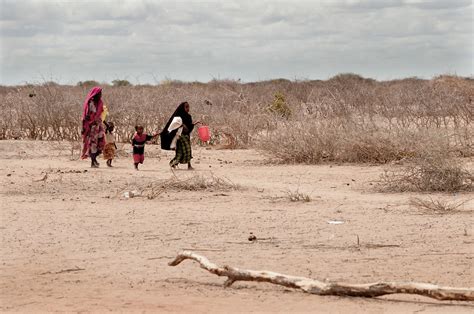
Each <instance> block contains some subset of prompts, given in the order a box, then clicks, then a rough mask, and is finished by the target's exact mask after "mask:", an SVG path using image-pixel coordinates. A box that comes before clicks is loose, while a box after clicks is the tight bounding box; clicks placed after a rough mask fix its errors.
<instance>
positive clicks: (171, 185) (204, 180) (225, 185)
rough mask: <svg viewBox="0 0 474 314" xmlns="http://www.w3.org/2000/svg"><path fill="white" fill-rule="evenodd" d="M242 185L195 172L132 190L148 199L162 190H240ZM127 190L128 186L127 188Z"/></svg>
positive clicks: (154, 196) (212, 175) (159, 193)
mask: <svg viewBox="0 0 474 314" xmlns="http://www.w3.org/2000/svg"><path fill="white" fill-rule="evenodd" d="M241 189H242V187H241V186H240V185H238V184H234V183H233V182H232V181H230V180H229V179H227V178H222V177H218V176H216V175H214V174H212V173H211V174H210V175H208V176H205V175H201V174H196V175H191V176H186V177H185V178H178V177H177V176H172V177H171V178H169V179H167V180H157V181H152V182H146V183H144V184H142V185H141V186H138V187H133V190H136V191H138V193H139V195H140V196H145V197H147V198H148V199H155V198H157V197H158V196H160V195H161V194H162V193H164V192H180V191H207V192H228V191H235V190H241ZM127 190H128V188H127Z"/></svg>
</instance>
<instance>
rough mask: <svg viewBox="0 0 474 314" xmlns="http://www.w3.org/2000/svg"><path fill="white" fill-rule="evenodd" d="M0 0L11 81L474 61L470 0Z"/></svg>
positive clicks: (307, 74) (393, 72)
mask: <svg viewBox="0 0 474 314" xmlns="http://www.w3.org/2000/svg"><path fill="white" fill-rule="evenodd" d="M0 1H1V0H0ZM0 3H1V13H0V19H1V20H0V24H1V25H0V26H1V27H0V29H1V31H0V44H1V50H0V59H1V69H0V71H1V73H0V75H1V80H0V84H6V85H12V84H22V83H25V82H41V81H43V80H51V79H52V80H55V81H59V82H61V83H69V84H75V83H76V82H77V81H83V80H89V79H94V80H98V81H111V80H114V79H128V80H130V81H131V82H133V83H155V82H158V81H160V80H163V79H165V78H172V79H179V80H185V81H194V80H199V81H209V80H211V79H213V78H232V79H238V78H240V79H242V80H243V81H257V80H264V79H272V78H288V79H295V78H297V79H325V78H328V77H331V76H333V75H335V74H337V73H343V72H354V73H358V74H361V75H363V76H366V77H372V78H376V79H392V78H400V77H407V76H419V77H428V78H429V77H432V76H435V75H439V74H443V73H450V74H458V75H463V76H471V75H472V72H473V71H472V63H473V42H472V40H473V39H472V37H473V36H472V35H473V34H472V22H473V21H472V13H473V4H472V1H470V0H445V1H441V0H427V1H422V0H387V1H375V0H365V1H363V0H359V1H357V0H347V1H342V0H340V1H339V0H334V1H324V0H323V1H146V0H143V1H139V0H136V1H132V0H130V1H107V0H104V1H48V0H44V1H33V0H31V1H28V0H25V1H21V0H20V1H5V0H3V1H1V2H0Z"/></svg>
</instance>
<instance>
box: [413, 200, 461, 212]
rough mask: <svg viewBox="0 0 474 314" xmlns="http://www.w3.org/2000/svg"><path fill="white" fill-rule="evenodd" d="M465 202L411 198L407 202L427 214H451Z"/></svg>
mask: <svg viewBox="0 0 474 314" xmlns="http://www.w3.org/2000/svg"><path fill="white" fill-rule="evenodd" d="M466 202H467V201H459V202H452V201H449V200H446V199H432V198H431V197H430V198H429V199H422V198H419V197H412V198H410V200H409V204H410V205H411V206H414V207H416V208H419V209H421V210H423V211H426V212H429V213H438V214H445V213H452V212H454V211H456V210H457V209H458V208H459V207H461V206H462V205H464V204H465V203H466Z"/></svg>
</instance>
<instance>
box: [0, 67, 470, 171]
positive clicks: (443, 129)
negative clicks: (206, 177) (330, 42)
mask: <svg viewBox="0 0 474 314" xmlns="http://www.w3.org/2000/svg"><path fill="white" fill-rule="evenodd" d="M86 83H87V84H86ZM90 84H96V82H83V84H81V85H79V86H61V85H57V84H52V83H46V84H41V85H25V86H15V87H1V88H0V111H1V112H2V116H1V117H0V139H12V138H15V139H26V138H28V139H42V140H68V141H77V140H79V139H80V119H81V111H82V102H83V100H84V98H85V96H86V95H87V92H88V90H89V88H90ZM116 85H117V84H116ZM119 85H120V84H119ZM125 85H127V86H110V85H107V84H105V85H104V84H102V86H103V89H104V92H103V95H104V103H105V104H106V105H107V106H108V108H109V112H110V119H111V120H112V121H114V122H115V125H116V134H117V140H118V141H119V142H129V140H130V137H131V136H132V134H133V133H134V126H135V125H136V124H142V125H144V127H145V129H146V131H148V132H153V131H157V130H161V129H162V127H163V126H164V124H165V123H166V121H167V119H168V117H169V116H170V114H171V113H172V112H173V111H174V110H175V108H176V106H177V105H178V104H179V103H181V102H182V101H188V102H189V103H190V104H191V112H192V114H193V117H194V118H195V119H196V120H201V121H202V122H204V123H205V124H207V125H209V126H210V128H211V131H213V132H212V133H213V134H214V135H215V136H216V138H215V139H214V141H212V139H211V142H212V143H215V144H216V145H221V146H222V147H223V148H236V147H240V148H243V147H254V146H256V145H260V143H262V142H261V141H260V140H262V139H263V142H264V143H266V145H265V149H269V150H268V151H269V152H270V153H272V154H274V157H277V158H278V159H281V161H284V162H303V163H318V162H321V161H324V160H334V161H348V162H375V163H385V162H388V161H391V160H398V159H403V158H405V157H406V156H408V157H409V156H411V155H412V150H411V149H410V145H407V144H404V141H405V140H406V139H409V140H411V138H413V137H415V138H419V137H420V136H421V135H422V134H423V133H425V132H426V131H427V130H435V131H436V132H435V133H438V134H448V135H449V141H450V144H449V145H450V147H449V151H450V152H456V154H457V155H458V156H466V157H469V156H473V155H474V131H473V124H472V117H473V116H474V109H473V108H474V106H473V105H472V99H474V81H473V80H471V79H467V78H462V77H456V76H442V77H439V78H437V79H434V80H421V79H416V78H408V79H403V80H394V81H383V82H378V81H375V80H372V79H366V78H363V77H360V76H358V75H356V74H341V75H337V76H335V77H333V78H331V79H329V80H326V81H288V80H284V79H279V80H271V81H263V82H255V83H241V82H237V81H231V80H222V81H219V80H214V81H212V82H209V83H206V84H204V83H196V82H192V83H183V82H178V81H172V80H168V81H166V82H163V84H159V85H155V86H151V85H139V86H128V84H125ZM283 95H284V96H283ZM269 104H270V105H271V109H272V110H269ZM289 113H291V114H289ZM407 134H411V135H409V136H407ZM301 136H303V138H301ZM279 140H281V141H282V142H281V143H280V141H279ZM293 140H295V142H294V143H293V142H292V141H293ZM272 146H281V148H272ZM285 150H293V151H294V152H285Z"/></svg>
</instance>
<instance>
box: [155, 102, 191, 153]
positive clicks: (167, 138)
mask: <svg viewBox="0 0 474 314" xmlns="http://www.w3.org/2000/svg"><path fill="white" fill-rule="evenodd" d="M186 104H187V102H186V101H185V102H182V103H180V104H179V106H178V108H176V110H175V111H174V113H173V114H172V115H171V117H170V118H169V120H168V122H167V123H166V125H165V127H164V128H163V130H162V131H161V134H160V142H161V149H165V150H171V148H170V146H171V141H172V140H173V138H174V136H175V135H176V132H177V131H178V130H173V131H171V132H168V127H169V126H170V124H171V121H173V118H174V117H181V119H182V120H183V124H184V125H186V128H187V131H186V132H185V131H184V130H183V134H185V135H186V134H190V133H191V131H192V130H193V128H194V124H193V118H192V117H191V115H190V114H189V113H187V112H186V110H184V106H185V105H186Z"/></svg>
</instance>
